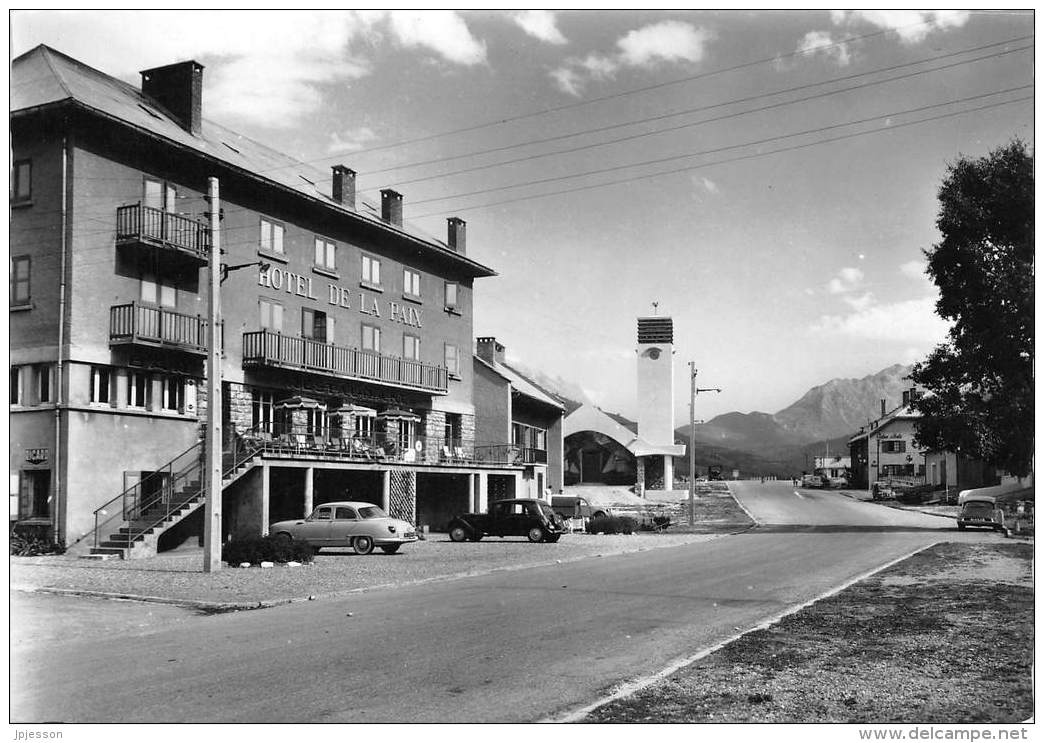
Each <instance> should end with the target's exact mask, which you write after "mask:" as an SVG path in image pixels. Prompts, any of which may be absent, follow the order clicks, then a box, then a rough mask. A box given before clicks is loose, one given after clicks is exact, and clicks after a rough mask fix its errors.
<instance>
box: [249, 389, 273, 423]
mask: <svg viewBox="0 0 1044 743" xmlns="http://www.w3.org/2000/svg"><path fill="white" fill-rule="evenodd" d="M252 397H253V399H252V400H251V410H250V427H251V428H253V429H254V430H255V431H265V432H266V433H277V432H276V431H273V430H272V421H273V420H274V416H273V411H274V408H275V393H273V392H265V391H264V390H257V389H255V390H254V391H253V394H252Z"/></svg>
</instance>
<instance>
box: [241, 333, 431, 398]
mask: <svg viewBox="0 0 1044 743" xmlns="http://www.w3.org/2000/svg"><path fill="white" fill-rule="evenodd" d="M243 366H244V367H248V366H278V367H289V368H293V369H301V370H303V371H311V372H319V373H322V374H329V375H331V376H335V377H341V378H343V379H358V380H363V381H372V382H383V383H388V384H394V385H397V386H401V387H411V388H414V389H421V390H425V391H429V392H442V393H444V392H446V390H447V388H448V380H449V376H448V375H449V372H448V370H447V369H446V367H444V366H438V365H436V364H426V363H424V362H423V361H415V360H413V359H403V358H399V357H398V356H388V355H386V354H382V353H376V352H374V351H363V350H360V349H357V348H346V347H344V346H335V345H333V344H332V343H322V342H320V341H315V340H311V339H309V338H296V337H293V336H289V335H283V334H282V333H275V332H273V331H271V330H258V331H252V332H249V333H243Z"/></svg>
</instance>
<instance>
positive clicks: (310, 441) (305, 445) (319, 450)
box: [237, 423, 523, 466]
mask: <svg viewBox="0 0 1044 743" xmlns="http://www.w3.org/2000/svg"><path fill="white" fill-rule="evenodd" d="M237 439H239V440H241V441H242V446H243V447H246V448H249V449H251V450H254V451H259V452H262V453H264V454H267V455H269V456H275V457H287V458H299V457H300V458H306V459H313V458H315V459H328V460H347V461H358V462H384V463H394V464H415V465H439V466H476V465H477V466H505V465H507V466H519V465H521V464H523V462H522V460H521V459H520V457H519V453H520V450H519V449H518V447H514V446H510V445H503V444H494V445H475V444H474V443H473V442H470V441H463V440H461V439H446V438H442V437H438V436H424V435H410V434H408V433H406V432H397V433H391V434H385V433H377V432H371V433H367V434H357V433H355V432H354V431H342V430H339V429H337V428H336V427H330V428H312V427H306V426H280V425H278V424H275V423H274V424H272V425H271V426H269V427H268V428H267V429H265V428H255V429H250V430H248V431H245V432H242V433H240V434H238V435H237Z"/></svg>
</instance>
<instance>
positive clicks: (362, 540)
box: [352, 537, 373, 555]
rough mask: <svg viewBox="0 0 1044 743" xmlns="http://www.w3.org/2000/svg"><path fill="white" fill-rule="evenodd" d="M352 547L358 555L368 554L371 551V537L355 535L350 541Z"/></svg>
mask: <svg viewBox="0 0 1044 743" xmlns="http://www.w3.org/2000/svg"><path fill="white" fill-rule="evenodd" d="M352 547H354V548H355V551H356V552H358V553H359V554H360V555H368V554H370V553H371V552H373V539H372V538H371V537H356V538H355V540H354V541H353V542H352Z"/></svg>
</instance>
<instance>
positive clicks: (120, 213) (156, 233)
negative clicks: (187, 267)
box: [116, 204, 210, 264]
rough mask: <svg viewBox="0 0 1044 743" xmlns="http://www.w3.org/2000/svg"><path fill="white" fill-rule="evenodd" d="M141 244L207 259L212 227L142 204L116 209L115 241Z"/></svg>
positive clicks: (117, 242)
mask: <svg viewBox="0 0 1044 743" xmlns="http://www.w3.org/2000/svg"><path fill="white" fill-rule="evenodd" d="M133 243H139V244H144V245H153V246H158V247H161V248H171V249H173V250H176V251H178V252H180V253H182V254H185V255H188V256H189V257H191V258H194V259H196V261H198V262H199V263H200V264H203V263H206V262H207V256H208V255H209V253H210V230H209V229H208V228H207V226H206V225H205V224H203V223H201V222H197V221H196V220H194V219H191V218H189V217H183V216H181V215H180V214H172V213H170V212H166V211H163V210H162V209H156V208H154V207H151V206H144V205H143V204H131V205H130V206H121V207H118V208H117V209H116V244H117V245H121V244H122V245H126V244H133Z"/></svg>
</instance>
